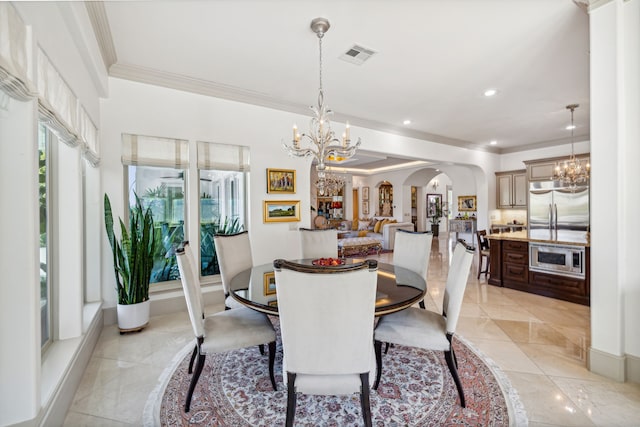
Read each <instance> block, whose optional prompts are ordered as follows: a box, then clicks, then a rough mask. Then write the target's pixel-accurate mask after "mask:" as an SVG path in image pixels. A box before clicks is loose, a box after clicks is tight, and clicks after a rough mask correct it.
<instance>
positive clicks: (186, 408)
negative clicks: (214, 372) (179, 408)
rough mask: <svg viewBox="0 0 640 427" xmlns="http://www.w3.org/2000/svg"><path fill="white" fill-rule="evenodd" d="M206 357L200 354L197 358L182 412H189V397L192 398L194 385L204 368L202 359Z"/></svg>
mask: <svg viewBox="0 0 640 427" xmlns="http://www.w3.org/2000/svg"><path fill="white" fill-rule="evenodd" d="M206 357H207V356H206V355H205V354H201V355H199V356H198V361H197V362H196V370H195V372H194V373H193V376H192V377H191V383H190V384H189V391H188V392H187V401H186V402H185V404H184V412H189V410H190V409H191V397H193V391H194V390H195V388H196V384H197V383H198V379H199V378H200V374H201V373H202V368H204V359H205V358H206Z"/></svg>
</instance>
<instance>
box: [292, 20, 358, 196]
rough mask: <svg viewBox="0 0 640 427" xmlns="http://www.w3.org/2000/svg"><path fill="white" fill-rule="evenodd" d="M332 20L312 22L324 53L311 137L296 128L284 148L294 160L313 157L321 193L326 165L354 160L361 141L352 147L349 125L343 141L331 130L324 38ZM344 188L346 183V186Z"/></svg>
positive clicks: (311, 122) (311, 124) (324, 180)
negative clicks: (325, 89) (324, 81)
mask: <svg viewBox="0 0 640 427" xmlns="http://www.w3.org/2000/svg"><path fill="white" fill-rule="evenodd" d="M329 27H330V24H329V20H327V19H325V18H316V19H314V20H313V21H311V30H313V32H314V33H316V35H317V36H318V46H319V50H320V90H319V92H318V106H317V107H315V106H311V107H310V108H311V111H313V114H314V115H313V117H311V121H310V123H309V129H310V130H309V133H303V134H299V133H298V127H297V126H296V125H293V139H292V141H291V145H287V144H286V143H284V142H283V144H282V146H283V147H284V149H285V150H286V151H287V153H289V155H290V156H296V157H309V156H313V157H314V158H315V162H316V170H317V171H318V183H317V184H316V186H317V187H318V189H320V188H325V187H327V173H326V172H325V170H326V165H325V161H327V160H330V161H342V160H346V159H349V158H351V157H353V155H354V154H355V153H356V149H357V148H358V147H359V146H360V143H361V141H360V138H358V141H357V142H356V143H355V144H353V145H352V144H351V138H350V135H349V122H347V123H346V127H345V131H344V133H343V134H342V140H339V139H338V138H336V137H335V134H334V132H333V131H332V130H331V124H330V122H329V116H331V115H332V114H333V111H331V110H330V109H329V108H328V107H327V106H326V105H325V103H324V92H323V89H322V37H323V36H324V34H325V33H326V32H327V31H328V30H329ZM301 140H304V141H308V144H306V145H307V146H306V147H302V144H301ZM343 184H344V182H343Z"/></svg>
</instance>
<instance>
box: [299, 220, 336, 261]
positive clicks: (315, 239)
mask: <svg viewBox="0 0 640 427" xmlns="http://www.w3.org/2000/svg"><path fill="white" fill-rule="evenodd" d="M300 247H301V251H302V258H305V259H316V258H337V257H338V231H337V230H331V229H328V230H317V229H316V230H312V229H309V228H300Z"/></svg>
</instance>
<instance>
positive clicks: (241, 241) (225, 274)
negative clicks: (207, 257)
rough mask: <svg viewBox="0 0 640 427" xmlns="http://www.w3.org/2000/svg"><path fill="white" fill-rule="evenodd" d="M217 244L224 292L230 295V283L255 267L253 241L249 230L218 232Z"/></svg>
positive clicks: (215, 237)
mask: <svg viewBox="0 0 640 427" xmlns="http://www.w3.org/2000/svg"><path fill="white" fill-rule="evenodd" d="M213 241H214V244H215V246H216V256H217V257H218V265H219V266H220V279H221V280H222V289H223V290H224V294H225V296H226V295H229V289H230V286H229V284H230V283H231V279H233V278H234V277H235V276H236V275H237V274H238V273H240V272H241V271H243V270H246V269H248V268H251V267H253V257H252V256H251V241H250V240H249V232H248V231H242V232H240V233H236V234H217V235H215V236H214V238H213Z"/></svg>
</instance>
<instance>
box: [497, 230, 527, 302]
mask: <svg viewBox="0 0 640 427" xmlns="http://www.w3.org/2000/svg"><path fill="white" fill-rule="evenodd" d="M528 282H529V243H527V242H518V241H514V240H504V241H503V242H502V286H505V287H507V288H513V289H519V290H524V289H522V288H523V287H525V286H526V285H527V283H528Z"/></svg>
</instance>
